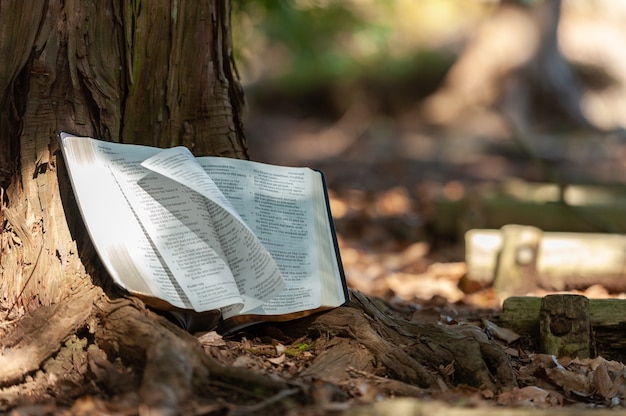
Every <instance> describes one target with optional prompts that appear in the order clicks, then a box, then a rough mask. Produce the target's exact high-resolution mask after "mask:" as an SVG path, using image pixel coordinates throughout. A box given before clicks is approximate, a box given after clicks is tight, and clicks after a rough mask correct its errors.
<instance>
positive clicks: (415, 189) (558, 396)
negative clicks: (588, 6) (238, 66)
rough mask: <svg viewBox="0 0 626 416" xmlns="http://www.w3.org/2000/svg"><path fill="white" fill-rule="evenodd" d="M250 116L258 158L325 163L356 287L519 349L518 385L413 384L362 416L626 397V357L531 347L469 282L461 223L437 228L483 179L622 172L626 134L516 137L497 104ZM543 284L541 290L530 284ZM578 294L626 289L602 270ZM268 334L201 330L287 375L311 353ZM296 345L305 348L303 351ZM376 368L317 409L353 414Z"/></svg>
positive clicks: (240, 356) (253, 363)
mask: <svg viewBox="0 0 626 416" xmlns="http://www.w3.org/2000/svg"><path fill="white" fill-rule="evenodd" d="M246 126H247V129H248V138H249V143H250V146H251V147H250V156H251V159H253V160H257V161H263V162H268V163H275V164H283V165H303V166H310V167H313V168H317V169H321V170H322V171H324V173H325V177H326V180H327V183H328V186H329V190H330V196H331V208H332V210H333V215H334V217H335V222H336V228H337V231H338V236H339V242H340V248H341V255H342V259H343V264H344V268H345V272H346V276H347V279H348V283H349V285H350V287H351V288H352V289H355V290H358V291H361V292H362V293H364V294H366V295H368V296H371V297H374V298H378V299H380V300H382V301H383V302H384V303H385V305H386V307H388V308H389V309H388V311H389V312H390V313H393V314H396V315H398V316H402V317H403V318H405V319H408V320H415V321H419V322H431V323H434V324H438V325H447V326H461V325H475V326H478V327H480V328H481V330H483V331H485V333H487V334H488V335H489V336H490V337H492V338H494V339H495V340H497V342H499V343H500V345H501V346H502V348H503V349H504V350H505V351H506V352H507V353H508V354H510V356H511V362H512V363H513V365H514V367H515V371H516V374H517V377H518V382H519V383H520V388H519V389H515V390H514V391H508V392H504V393H498V392H493V391H485V390H480V389H475V388H469V387H463V386H460V387H455V388H450V387H449V386H447V387H444V388H442V389H441V390H439V391H426V390H416V392H415V394H414V396H415V397H418V398H419V400H421V401H419V402H417V403H420V404H419V405H416V404H415V403H416V402H412V404H410V405H409V404H407V403H404V404H402V406H409V407H405V408H394V407H388V408H387V410H379V413H367V412H369V411H372V410H371V409H370V410H367V411H365V410H363V412H364V413H358V412H357V413H354V414H391V412H395V413H397V412H402V410H401V409H404V411H406V412H408V413H407V414H427V413H428V414H449V411H450V409H451V407H453V408H455V409H456V410H455V411H461V409H465V410H466V413H455V414H474V413H471V412H472V410H470V409H474V410H475V409H476V408H483V410H485V409H493V408H494V407H495V408H500V409H501V408H502V406H505V407H508V408H521V409H529V408H530V409H534V410H535V411H536V410H537V408H552V409H553V410H555V409H554V408H557V409H556V410H558V409H562V410H563V411H565V409H569V410H572V409H574V408H575V409H579V410H580V409H594V410H595V411H597V410H599V409H620V408H621V409H622V410H623V409H624V407H625V406H626V402H624V400H625V399H626V388H625V387H624V384H625V382H626V367H624V365H623V364H622V363H621V362H615V361H610V360H605V359H604V358H603V357H597V358H595V359H587V360H579V359H569V358H564V359H561V360H558V361H557V360H556V358H555V357H553V356H548V355H545V354H540V353H539V352H538V351H536V350H535V349H534V347H532V346H531V347H529V345H533V344H534V345H535V347H536V342H534V343H533V342H531V343H530V344H529V343H528V342H526V343H523V342H520V339H518V337H517V336H516V334H514V333H512V331H509V330H507V329H504V328H501V327H499V326H498V325H497V324H496V322H497V321H498V316H499V314H500V312H501V299H499V297H498V294H497V293H496V292H495V291H494V289H493V288H492V287H489V286H486V287H482V288H479V289H476V288H469V287H468V286H467V285H464V278H465V276H466V274H467V265H466V262H465V252H464V244H463V239H462V232H463V231H464V230H462V229H458V230H456V232H457V233H456V235H450V233H449V232H448V234H447V235H442V234H441V233H440V232H438V230H437V227H433V223H434V222H436V216H437V212H436V211H437V208H436V207H437V201H438V200H442V199H443V200H448V201H455V200H459V199H463V198H468V197H471V196H472V195H480V192H481V190H482V189H484V186H485V185H488V184H494V183H501V182H503V181H505V180H510V179H512V178H517V179H521V180H524V181H528V182H546V181H549V180H551V179H552V178H554V177H558V178H560V179H561V180H563V181H566V182H570V181H571V182H572V183H592V184H616V183H619V181H620V180H621V178H623V177H624V173H625V172H624V171H625V170H626V143H625V142H624V140H623V138H622V137H620V136H618V135H610V134H601V133H598V132H590V131H580V130H567V131H561V132H560V133H557V134H554V133H551V134H546V133H542V132H538V133H537V134H536V135H535V137H534V138H527V139H525V140H527V142H526V143H522V144H520V143H519V142H515V141H514V140H512V139H510V137H507V134H508V133H507V131H506V126H505V125H504V124H503V123H501V122H499V121H498V120H497V118H494V117H492V116H490V115H489V114H483V115H482V116H477V115H475V114H474V115H473V116H472V117H470V118H468V119H466V120H460V121H459V123H458V124H457V125H453V126H448V127H447V128H446V129H434V128H432V127H426V126H424V125H421V123H420V122H419V121H417V118H414V117H412V116H411V115H407V116H406V117H400V118H396V119H390V118H385V117H369V118H368V117H365V118H364V117H360V116H358V115H354V114H352V115H351V114H350V113H348V114H346V116H344V118H342V119H341V120H339V121H338V122H334V123H326V122H324V121H321V120H315V119H296V118H290V117H277V116H273V115H269V114H260V115H258V116H257V117H254V118H250V119H249V120H248V121H247V124H246ZM521 145H523V147H524V148H526V149H527V150H526V153H524V152H523V151H521V149H522V146H521ZM528 149H531V152H532V154H530V155H529V154H528V153H527V152H528ZM452 229H454V227H452ZM564 231H567V230H564ZM470 286H471V285H470ZM470 289H471V290H470ZM547 293H550V292H549V291H546V290H543V289H541V288H536V290H534V291H533V292H532V293H528V294H529V295H534V296H543V295H545V294H547ZM570 293H579V294H583V295H585V296H587V297H589V298H603V297H617V298H622V297H624V295H623V294H621V293H611V291H610V288H606V287H603V286H601V285H597V284H594V283H593V282H590V283H589V285H588V287H587V288H583V289H581V290H578V291H576V292H570ZM266 335H267V334H261V335H260V336H259V337H252V338H249V337H248V338H239V339H238V338H237V337H229V338H227V339H223V338H221V337H219V336H217V335H216V334H205V335H203V337H204V338H203V337H201V338H200V339H201V342H203V343H207V345H212V346H221V347H219V348H221V349H222V351H223V358H224V359H226V361H227V362H230V363H231V364H233V365H240V366H246V367H252V368H257V369H259V370H260V371H262V372H264V373H268V374H279V375H280V376H281V377H286V378H288V379H289V378H293V377H296V375H297V374H299V373H301V372H302V371H303V370H304V369H305V368H306V367H307V363H308V362H309V361H310V360H311V359H312V356H313V354H315V352H314V349H310V350H309V347H308V346H307V345H306V342H305V341H304V340H283V341H281V340H277V339H276V338H273V337H268V336H266ZM535 341H536V340H535ZM283 342H288V344H285V345H283ZM294 348H295V349H298V348H300V351H299V352H297V351H296V352H297V353H294ZM555 368H557V369H558V370H559V372H555V371H556V370H554V369H555ZM598 368H600V369H601V371H602V374H604V376H601V375H600V373H601V371H597V370H598ZM449 370H450V371H454V370H453V369H449ZM561 370H562V371H561ZM604 370H607V371H604ZM442 371H443V372H444V373H445V369H442ZM375 377H376V376H375V375H372V374H356V373H355V374H354V379H353V380H352V382H351V383H350V384H349V385H344V386H342V389H343V394H344V395H345V397H344V399H343V400H344V401H341V400H340V401H337V402H335V401H334V400H331V396H332V395H333V393H331V392H329V391H324V389H323V387H322V386H318V387H319V391H314V392H313V396H315V395H318V396H319V397H320V401H321V402H323V403H325V405H324V406H322V407H321V408H323V409H324V411H323V412H321V414H323V413H325V412H331V411H333V410H334V411H337V412H340V411H344V410H350V409H351V410H350V411H355V412H356V410H354V409H360V408H359V407H355V406H356V405H358V404H371V403H375V402H378V401H380V400H382V399H385V398H389V395H388V394H383V393H382V392H381V391H378V390H377V389H376V388H374V387H373V386H374V385H375V383H374V382H373V380H372V378H375ZM311 388H312V389H313V390H316V388H317V387H316V386H312V387H311ZM435 404H436V405H435ZM433 405H434V406H435V407H429V408H427V407H423V406H433ZM411 406H412V407H411ZM416 406H417V407H416ZM438 406H439V407H438ZM441 406H443V407H441ZM440 407H441V408H440ZM493 410H495V409H493ZM385 411H389V413H384V412H385ZM372 412H373V411H372ZM423 412H425V413H423ZM438 412H439V413H438ZM564 414H565V413H564ZM594 414H595V413H594Z"/></svg>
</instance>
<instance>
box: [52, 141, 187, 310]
mask: <svg viewBox="0 0 626 416" xmlns="http://www.w3.org/2000/svg"><path fill="white" fill-rule="evenodd" d="M61 147H62V150H63V154H64V161H65V163H66V165H67V166H68V171H69V174H70V179H71V181H72V185H73V187H74V192H75V194H76V195H77V203H78V205H79V207H80V210H81V214H82V216H83V218H84V222H85V225H86V227H87V229H88V232H89V234H90V236H91V238H92V240H93V242H94V246H95V249H96V251H97V252H98V254H99V256H100V259H101V260H102V262H103V264H104V265H105V267H106V268H107V270H108V271H109V274H110V275H111V277H112V278H113V280H114V281H115V283H116V284H118V285H119V286H120V287H122V288H124V289H126V290H128V291H130V292H133V293H137V294H142V295H146V296H149V297H156V298H159V299H163V300H165V301H167V302H168V303H170V304H171V305H173V306H176V307H179V308H187V309H189V308H191V307H192V305H191V303H190V302H189V299H187V296H186V295H185V293H184V291H183V290H182V289H181V288H180V286H179V285H178V284H177V283H176V280H175V279H174V277H173V275H172V274H171V272H170V270H169V269H168V268H167V267H166V266H165V264H164V261H163V259H162V258H161V256H160V255H159V253H158V252H157V251H156V248H155V247H154V245H153V243H152V241H150V239H149V238H148V237H147V235H146V232H145V230H144V229H143V228H142V227H141V225H140V223H139V221H138V220H137V217H136V216H135V214H134V212H133V210H132V209H131V207H130V205H129V204H128V201H127V200H126V199H125V197H124V195H123V193H122V192H121V191H120V188H119V186H118V184H117V182H116V180H115V178H114V177H113V176H112V174H111V171H110V169H109V167H108V166H107V165H106V163H104V161H103V160H104V159H106V158H116V157H121V156H120V154H124V155H125V156H124V157H125V158H127V159H128V160H129V161H132V160H135V161H139V160H144V159H146V158H147V157H149V156H151V155H152V154H154V153H155V152H156V151H158V150H159V149H153V148H150V147H146V146H133V145H119V144H115V143H108V142H102V141H99V140H94V139H91V138H87V137H73V136H71V135H68V134H63V135H62V136H61ZM118 150H119V152H118Z"/></svg>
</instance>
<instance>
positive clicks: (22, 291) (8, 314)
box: [4, 243, 43, 319]
mask: <svg viewBox="0 0 626 416" xmlns="http://www.w3.org/2000/svg"><path fill="white" fill-rule="evenodd" d="M42 252H43V243H42V244H41V247H39V253H38V254H37V259H36V260H35V264H33V268H32V270H31V271H30V274H29V275H28V278H27V279H26V282H24V286H22V290H20V293H19V294H18V295H17V298H15V301H14V302H13V305H11V307H10V308H9V310H8V311H7V314H6V315H5V317H4V319H9V316H11V312H13V309H14V308H15V305H17V301H18V300H19V299H20V298H21V297H22V295H23V294H24V291H25V290H26V286H28V283H30V279H32V278H33V275H34V274H35V269H36V268H37V264H39V258H40V257H41V253H42Z"/></svg>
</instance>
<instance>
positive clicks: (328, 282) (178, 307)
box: [59, 132, 349, 328]
mask: <svg viewBox="0 0 626 416" xmlns="http://www.w3.org/2000/svg"><path fill="white" fill-rule="evenodd" d="M59 142H60V147H61V151H62V154H63V158H64V161H65V165H66V166H67V171H68V173H69V177H70V181H71V184H72V188H73V191H74V195H75V198H76V201H77V203H78V207H79V208H80V212H81V215H82V217H83V220H84V223H85V225H86V227H87V230H88V232H89V235H90V237H91V240H92V242H93V245H94V247H95V249H96V250H97V252H98V255H99V257H100V259H101V260H102V263H103V264H104V266H105V267H106V269H107V271H108V273H109V274H110V276H111V278H112V279H113V280H114V282H115V283H116V284H117V285H119V286H120V287H122V288H123V289H125V290H127V291H128V292H130V293H132V294H134V295H136V296H138V297H140V298H142V299H143V300H144V301H145V302H146V304H148V305H149V306H152V307H155V308H158V309H161V310H173V311H195V312H200V313H201V312H205V311H214V310H219V311H220V312H221V316H222V319H223V322H224V324H225V326H226V327H227V328H228V327H230V328H233V327H236V326H242V325H245V324H249V323H254V322H262V321H285V320H291V319H295V318H298V317H301V316H305V315H309V314H312V313H314V312H317V311H321V310H324V309H330V308H334V307H338V306H340V305H343V304H345V303H346V302H347V301H348V298H349V292H348V287H347V284H346V279H345V276H344V273H343V267H342V264H341V257H340V254H339V249H338V245H337V238H336V234H335V230H334V226H333V220H332V215H331V212H330V205H329V201H328V193H327V191H326V185H325V182H324V177H323V175H322V174H321V172H319V171H316V170H312V169H309V168H303V167H283V166H274V165H268V164H262V163H258V162H252V161H247V160H239V159H230V158H223V157H195V156H193V154H192V153H191V152H190V151H189V149H187V148H185V147H174V148H170V149H161V148H155V147H149V146H141V145H131V144H120V143H112V142H107V141H102V140H97V139H94V138H90V137H78V136H75V135H72V134H68V133H65V132H60V133H59Z"/></svg>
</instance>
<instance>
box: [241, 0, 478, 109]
mask: <svg viewBox="0 0 626 416" xmlns="http://www.w3.org/2000/svg"><path fill="white" fill-rule="evenodd" d="M464 3H466V2H458V1H456V0H419V1H417V0H342V1H332V0H255V1H249V0H234V9H233V19H232V21H233V32H234V37H235V53H236V55H235V59H236V62H237V65H238V66H239V67H240V69H241V73H242V74H243V82H244V84H245V85H246V87H247V90H248V96H249V98H250V97H255V96H256V95H255V94H257V93H258V91H259V90H260V89H264V90H265V92H267V91H268V89H271V90H272V94H274V95H275V94H276V93H278V94H279V95H280V94H287V93H288V94H290V95H298V94H307V93H309V92H311V91H314V90H315V92H316V93H319V92H320V91H321V90H323V89H326V90H327V93H328V90H329V89H334V90H335V93H334V95H335V96H336V95H337V91H339V94H341V90H342V88H343V90H344V91H345V90H346V89H349V90H350V91H352V92H354V91H355V90H357V89H360V90H361V91H363V90H366V94H367V95H368V96H369V95H371V94H380V93H383V95H384V93H385V92H384V90H385V89H387V88H390V89H393V88H394V86H397V87H399V91H400V93H405V94H420V95H423V94H426V93H429V92H430V91H432V90H433V89H434V88H435V85H434V84H436V83H437V82H438V81H440V80H441V79H442V78H443V76H444V75H445V72H446V71H447V69H448V68H449V67H450V65H451V63H452V61H453V59H454V53H451V50H450V48H447V49H446V48H445V47H444V48H441V47H440V46H441V44H445V43H446V42H448V43H449V42H450V41H449V40H448V39H444V40H441V38H442V36H441V33H449V32H452V31H454V30H455V29H458V27H459V24H458V22H459V21H463V20H462V19H465V21H469V20H468V19H467V16H464V10H466V9H467V7H468V6H467V5H465V6H462V5H463V4H464ZM469 3H473V2H468V4H469ZM471 7H474V6H471ZM469 16H471V14H470V15H469ZM446 31H447V32H446ZM435 38H436V40H437V41H439V44H438V45H436V41H434V40H435ZM407 84H410V85H411V88H409V89H408V90H407V89H406V88H405V87H406V85H407ZM418 84H419V85H418ZM346 86H348V88H346ZM396 89H397V88H396Z"/></svg>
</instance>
